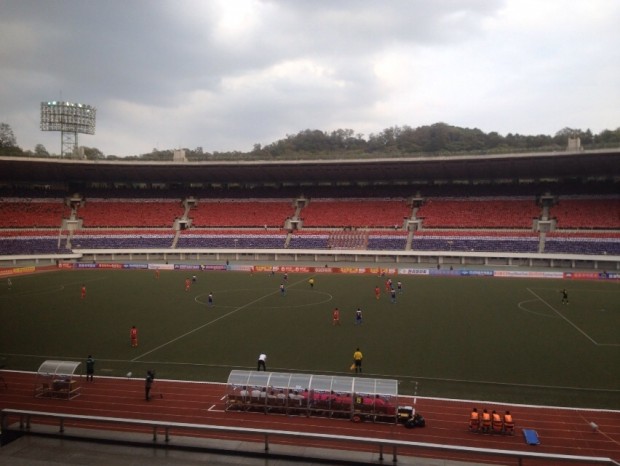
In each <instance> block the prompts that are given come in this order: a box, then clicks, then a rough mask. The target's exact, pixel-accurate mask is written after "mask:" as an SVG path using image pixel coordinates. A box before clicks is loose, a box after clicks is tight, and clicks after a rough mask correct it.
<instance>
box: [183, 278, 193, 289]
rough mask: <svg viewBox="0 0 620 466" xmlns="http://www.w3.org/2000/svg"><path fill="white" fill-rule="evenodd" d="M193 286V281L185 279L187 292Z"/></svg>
mask: <svg viewBox="0 0 620 466" xmlns="http://www.w3.org/2000/svg"><path fill="white" fill-rule="evenodd" d="M191 286H192V281H191V280H190V279H189V278H186V279H185V291H189V289H190V287H191Z"/></svg>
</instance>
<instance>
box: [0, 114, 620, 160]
mask: <svg viewBox="0 0 620 466" xmlns="http://www.w3.org/2000/svg"><path fill="white" fill-rule="evenodd" d="M571 137H573V138H575V137H578V138H580V141H581V145H582V147H583V148H585V149H590V148H592V149H593V148H601V147H617V146H618V145H620V128H617V129H615V130H603V131H601V132H600V133H598V134H593V133H592V131H590V130H589V129H588V130H585V131H583V130H581V129H574V128H568V127H567V128H563V129H562V130H560V131H558V132H557V133H556V134H555V135H553V136H550V135H544V134H539V135H522V134H518V133H515V134H513V133H508V134H507V135H506V136H502V135H500V134H498V133H497V132H490V133H485V132H483V131H481V130H480V129H477V128H474V129H470V128H461V127H458V126H451V125H448V124H446V123H436V124H433V125H427V126H419V127H417V128H412V127H410V126H393V127H391V128H386V129H384V130H383V131H381V132H379V133H373V134H370V135H369V136H368V137H367V138H365V137H364V135H362V134H359V133H355V131H353V130H352V129H338V130H335V131H330V132H327V131H320V130H316V129H314V130H312V129H306V130H303V131H300V132H298V133H297V134H292V135H287V136H286V137H285V138H283V139H280V140H278V141H275V142H273V143H271V144H267V145H265V146H262V145H261V144H254V147H253V149H252V150H251V151H249V152H241V151H229V152H206V151H204V150H203V148H202V147H197V148H195V149H189V148H185V149H184V150H185V155H186V157H187V159H188V160H190V161H204V160H214V159H217V160H223V159H278V158H282V159H285V158H292V159H295V158H364V157H393V156H416V155H431V156H432V155H449V154H493V153H511V152H524V151H528V152H529V151H556V150H565V149H566V147H567V142H568V139H569V138H571ZM82 151H83V154H84V157H85V158H87V159H90V160H102V159H106V160H114V159H118V158H120V157H117V156H115V155H112V154H110V155H104V154H103V153H102V152H101V151H100V150H99V149H97V148H89V147H83V148H82ZM0 155H12V156H34V157H58V156H57V155H54V154H50V153H49V152H48V151H47V150H46V149H45V147H44V146H43V145H42V144H37V146H36V147H35V150H34V151H28V150H26V151H25V150H22V149H21V148H20V147H19V146H18V144H17V141H16V138H15V135H14V134H13V131H12V129H11V127H10V126H9V125H8V124H7V123H0ZM172 157H173V150H172V149H169V150H158V149H153V150H152V151H151V152H149V153H145V154H140V155H135V156H130V157H123V158H122V159H123V160H132V159H135V160H148V161H157V160H160V161H169V160H172Z"/></svg>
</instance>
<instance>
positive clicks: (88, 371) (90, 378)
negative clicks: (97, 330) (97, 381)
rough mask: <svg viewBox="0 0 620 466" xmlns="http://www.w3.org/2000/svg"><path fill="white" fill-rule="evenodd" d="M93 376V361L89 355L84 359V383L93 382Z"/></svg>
mask: <svg viewBox="0 0 620 466" xmlns="http://www.w3.org/2000/svg"><path fill="white" fill-rule="evenodd" d="M94 375H95V359H94V358H93V357H92V356H91V355H90V354H89V355H88V358H86V381H87V382H93V377H94Z"/></svg>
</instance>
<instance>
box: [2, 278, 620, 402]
mask: <svg viewBox="0 0 620 466" xmlns="http://www.w3.org/2000/svg"><path fill="white" fill-rule="evenodd" d="M192 273H193V272H192ZM188 274H190V275H188ZM188 276H191V273H190V272H183V271H162V272H161V275H160V277H159V278H156V277H155V275H154V273H153V272H152V271H138V270H120V271H117V270H84V271H55V272H46V273H39V274H33V275H23V276H16V277H13V278H12V286H11V287H10V288H9V286H8V283H7V282H6V280H5V281H3V282H2V283H0V319H1V320H0V357H2V358H3V360H4V363H5V365H6V368H7V369H15V370H30V371H36V369H37V368H38V367H39V365H40V364H41V363H42V362H43V361H44V360H47V359H59V360H77V361H84V360H85V358H86V357H87V356H88V355H89V354H92V355H93V356H94V357H95V359H96V361H97V362H96V375H111V376H125V375H126V374H127V373H128V372H132V374H133V376H134V377H142V376H143V375H144V374H145V372H146V370H147V369H155V370H156V371H157V375H158V377H159V378H170V379H183V380H199V381H215V382H226V380H227V377H228V374H229V373H230V371H231V370H233V369H248V370H250V369H256V360H257V358H258V355H259V354H260V353H261V352H264V353H266V354H267V355H268V359H267V369H268V370H270V371H276V372H303V373H315V374H328V375H350V374H351V372H350V370H349V366H350V365H351V363H352V357H353V352H354V351H355V349H356V348H358V347H359V348H360V350H361V351H362V353H363V354H364V362H363V370H364V375H365V376H368V377H374V378H390V379H397V380H398V381H399V392H400V393H402V394H410V395H419V396H437V397H448V398H459V399H471V400H484V401H506V402H515V403H529V404H545V405H557V406H582V407H598V408H612V409H620V284H619V283H618V282H602V281H560V280H551V279H545V280H543V279H540V280H530V279H513V278H510V279H509V278H504V279H498V278H481V277H460V278H455V277H431V276H396V277H392V278H393V280H394V281H397V280H401V281H402V284H403V291H402V293H398V294H397V297H396V302H395V303H392V302H391V300H390V297H389V295H388V294H386V292H385V287H384V281H385V278H381V277H377V276H372V275H345V274H329V275H328V274H318V275H315V276H314V278H315V285H314V288H311V287H310V285H309V283H308V280H309V278H310V277H311V275H308V274H289V276H288V280H287V281H286V282H285V281H284V277H283V275H282V274H275V275H272V274H269V273H255V274H250V273H243V272H196V277H197V280H196V282H195V283H192V286H191V289H190V290H189V291H185V279H186V277H188ZM280 283H285V286H286V295H284V296H282V294H281V292H280V290H279V287H280ZM82 285H85V286H86V288H87V294H86V297H85V298H84V299H82V298H81V297H80V289H81V287H82ZM375 286H379V287H380V288H381V296H380V299H376V297H375V293H374V289H375ZM562 288H566V289H567V290H568V294H569V300H570V302H569V304H562V302H561V298H562V295H561V293H560V290H561V289H562ZM211 292H212V293H213V296H214V302H213V305H212V306H209V305H208V299H207V297H208V294H209V293H211ZM335 307H338V308H339V309H340V320H341V325H339V326H336V325H333V323H332V310H333V309H334V308H335ZM357 307H360V308H361V309H362V311H363V323H362V324H361V325H355V319H354V315H355V309H356V308H357ZM133 325H135V326H136V327H137V328H138V332H139V345H138V347H137V348H132V347H131V345H130V339H129V329H130V328H131V326H133ZM83 366H84V364H82V366H81V367H83Z"/></svg>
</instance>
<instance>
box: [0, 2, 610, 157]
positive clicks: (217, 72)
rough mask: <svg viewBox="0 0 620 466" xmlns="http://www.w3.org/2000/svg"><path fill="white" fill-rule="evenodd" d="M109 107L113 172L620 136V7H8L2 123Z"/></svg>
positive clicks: (106, 138)
mask: <svg viewBox="0 0 620 466" xmlns="http://www.w3.org/2000/svg"><path fill="white" fill-rule="evenodd" d="M48 100H64V101H69V102H79V103H85V104H90V105H92V106H94V107H96V108H97V128H96V133H95V135H94V136H89V135H81V136H80V137H79V143H80V145H85V146H88V147H96V148H98V149H100V150H101V151H102V152H103V153H104V154H105V155H119V156H125V155H137V154H143V153H147V152H150V151H151V150H152V149H154V148H157V149H173V148H180V147H187V148H190V149H194V148H196V147H199V146H200V147H202V148H203V149H204V150H205V151H208V152H213V151H229V150H239V151H243V152H247V151H250V150H252V148H253V146H254V144H256V143H259V144H262V145H266V144H269V143H271V142H274V141H277V140H278V139H282V138H284V137H286V135H287V134H296V133H298V132H299V131H302V130H304V129H318V130H322V131H327V132H330V131H333V130H336V129H339V128H342V129H352V130H354V132H355V133H356V134H363V135H364V136H365V137H367V136H368V135H369V134H371V133H379V132H381V131H382V130H383V129H385V128H389V127H392V126H405V125H406V126H411V127H418V126H423V125H430V124H433V123H437V122H444V123H448V124H451V125H455V126H461V127H467V128H480V129H481V130H483V131H484V132H491V131H497V132H499V133H500V134H502V135H506V134H507V133H520V134H548V135H553V134H555V133H556V132H557V131H559V130H560V129H562V128H564V127H567V126H568V127H571V128H580V129H583V130H585V129H588V128H590V129H591V130H592V131H593V132H595V133H598V132H600V131H602V130H604V129H615V128H617V127H619V126H620V1H618V0H376V1H375V0H373V1H371V0H342V1H338V0H122V1H120V0H0V122H3V123H8V124H9V125H10V126H11V128H12V129H13V132H14V134H15V137H16V139H17V144H18V145H19V146H20V147H22V148H23V149H26V150H27V149H30V150H33V149H34V146H35V145H36V144H39V143H40V144H43V145H44V146H45V147H46V148H47V150H48V151H49V152H51V153H59V152H60V134H58V133H54V132H41V131H40V129H39V123H40V103H41V102H43V101H48Z"/></svg>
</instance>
